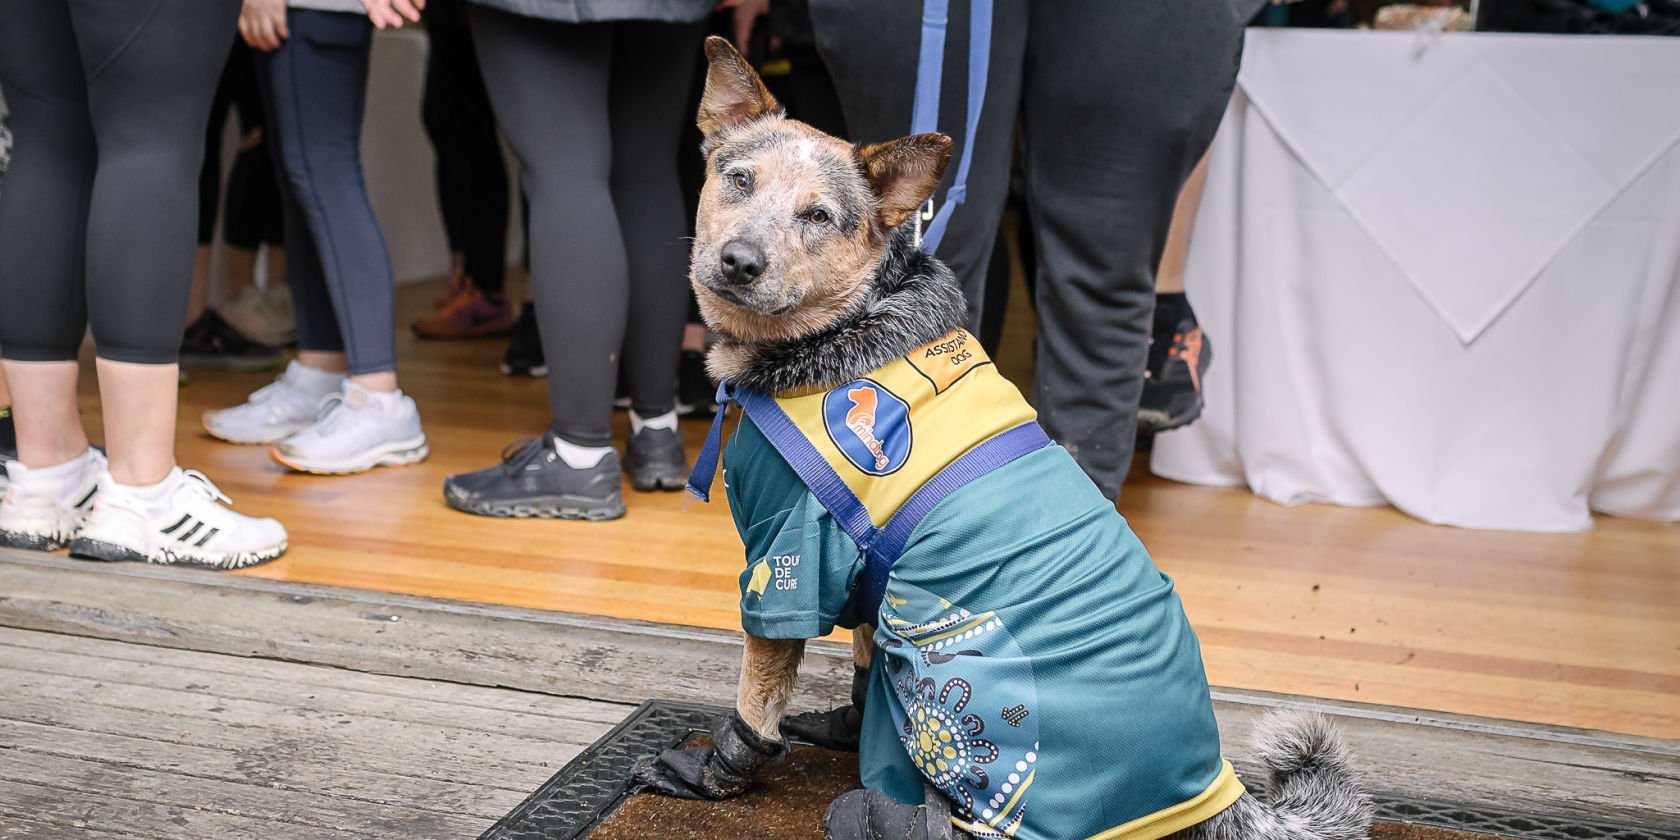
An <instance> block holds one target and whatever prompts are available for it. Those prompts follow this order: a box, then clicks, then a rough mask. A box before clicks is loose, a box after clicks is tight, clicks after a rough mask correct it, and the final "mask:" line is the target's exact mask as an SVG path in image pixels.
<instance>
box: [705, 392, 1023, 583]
mask: <svg viewBox="0 0 1680 840" xmlns="http://www.w3.org/2000/svg"><path fill="white" fill-rule="evenodd" d="M717 401H718V413H717V417H716V419H714V420H713V421H712V428H711V431H710V432H708V433H707V435H706V442H705V444H704V445H703V446H701V448H700V456H699V458H698V459H696V460H695V462H694V472H693V473H692V474H690V475H689V479H688V491H689V492H690V493H693V494H694V495H695V496H698V497H699V498H700V499H701V500H702V501H707V502H709V501H711V489H712V480H713V479H714V478H715V476H716V474H717V464H718V457H719V455H721V454H722V451H723V416H724V413H725V412H727V411H728V410H729V403H730V402H732V401H733V402H738V403H740V404H741V409H742V411H744V412H745V413H746V414H747V416H748V417H751V418H752V421H753V423H754V424H755V425H757V426H758V429H759V431H760V432H763V433H764V437H765V438H766V439H767V440H769V441H770V445H771V446H774V447H775V448H776V451H777V452H778V453H780V454H781V456H782V459H783V460H785V461H787V463H788V466H790V467H792V468H793V471H794V473H796V474H797V475H798V476H799V478H800V480H801V481H804V482H805V486H806V487H808V488H810V490H811V494H812V495H813V496H816V497H817V501H818V502H820V503H821V504H822V506H823V508H824V509H826V510H827V511H828V512H829V514H830V515H832V516H833V517H834V520H835V521H836V522H838V523H839V524H840V527H841V529H842V530H844V531H845V532H846V535H847V536H849V537H851V538H852V541H853V542H855V543H857V545H858V548H859V549H862V550H863V551H865V552H866V553H867V554H868V559H867V560H866V561H865V564H864V572H863V576H862V578H861V580H860V581H859V583H858V586H857V590H856V591H855V592H854V593H853V595H852V599H853V601H854V602H856V605H857V607H858V608H859V610H860V611H859V612H858V613H857V614H858V615H866V616H874V615H876V614H877V613H878V612H879V611H880V609H881V598H882V596H883V595H884V594H885V593H886V591H887V576H888V574H890V573H891V572H892V568H893V564H895V563H897V562H898V557H899V555H900V554H901V553H903V551H904V545H905V543H907V542H909V540H910V535H911V534H912V533H914V532H915V530H916V526H917V525H920V524H921V523H922V520H923V519H925V518H926V517H927V515H928V514H929V513H930V512H932V511H933V509H934V508H935V507H938V506H939V503H940V502H942V501H944V500H945V498H946V497H947V496H950V495H951V494H952V493H955V492H956V491H958V490H960V489H962V487H963V486H964V485H967V484H968V483H969V482H971V481H973V480H975V479H977V478H979V477H981V476H983V475H985V474H987V473H989V472H991V471H992V470H995V469H997V468H998V467H1001V466H1003V465H1005V464H1007V463H1009V462H1011V461H1014V460H1015V459H1017V458H1020V457H1021V456H1023V455H1027V454H1030V453H1033V452H1037V451H1038V450H1040V449H1043V448H1044V447H1046V446H1049V445H1050V438H1049V436H1047V435H1045V433H1044V429H1043V428H1042V427H1041V426H1039V425H1038V423H1036V422H1028V423H1022V424H1021V425H1019V426H1016V427H1015V428H1012V429H1008V430H1006V431H1003V432H1000V433H998V434H997V435H994V436H993V437H991V438H989V439H987V440H986V441H984V442H983V443H981V444H980V445H979V446H976V447H974V448H973V449H970V450H969V451H967V452H965V453H963V454H962V456H961V457H959V458H957V460H955V461H952V462H951V463H949V464H947V465H946V466H945V468H944V469H942V470H940V471H939V473H938V474H937V475H935V476H934V477H933V478H931V479H929V480H928V482H927V483H926V484H923V485H922V486H921V488H919V489H918V490H917V491H916V492H915V493H913V494H911V496H910V498H909V500H908V501H906V502H905V503H904V506H903V507H901V508H899V510H898V512H897V513H895V514H893V517H892V518H891V519H889V520H887V524H886V525H885V526H883V527H880V528H876V527H875V523H874V522H873V520H871V519H870V516H869V511H868V509H866V508H865V507H864V506H863V502H861V501H859V500H858V497H857V494H855V493H853V492H852V488H851V487H849V486H847V485H846V482H845V480H844V479H842V478H840V475H839V474H838V473H836V472H835V471H834V467H832V466H830V465H829V463H828V460H827V459H825V458H824V457H823V456H822V453H820V452H818V451H817V448H816V447H815V446H812V445H811V441H810V439H809V438H807V437H805V433H804V432H801V431H800V430H799V427H798V426H797V425H795V424H794V422H793V420H792V419H790V418H789V417H788V416H787V412H785V411H783V410H782V407H781V406H779V405H777V404H776V400H775V399H774V398H772V397H770V396H768V395H766V394H762V393H759V392H757V391H753V390H750V389H747V388H730V387H729V386H728V385H724V386H721V387H719V388H718V395H717Z"/></svg>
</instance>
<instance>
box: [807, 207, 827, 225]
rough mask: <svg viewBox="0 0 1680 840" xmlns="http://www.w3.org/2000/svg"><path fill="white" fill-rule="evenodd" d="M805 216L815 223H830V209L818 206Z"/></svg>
mask: <svg viewBox="0 0 1680 840" xmlns="http://www.w3.org/2000/svg"><path fill="white" fill-rule="evenodd" d="M805 218H806V219H807V220H809V221H810V222H811V224H813V225H826V224H828V211H827V210H824V209H822V208H821V207H818V208H816V209H815V210H812V211H811V212H809V213H806V214H805Z"/></svg>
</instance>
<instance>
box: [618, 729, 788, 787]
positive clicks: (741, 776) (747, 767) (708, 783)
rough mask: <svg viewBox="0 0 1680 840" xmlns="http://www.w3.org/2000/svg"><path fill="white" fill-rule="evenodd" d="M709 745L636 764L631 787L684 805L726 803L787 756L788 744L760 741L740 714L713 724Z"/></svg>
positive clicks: (644, 760)
mask: <svg viewBox="0 0 1680 840" xmlns="http://www.w3.org/2000/svg"><path fill="white" fill-rule="evenodd" d="M711 729H712V743H711V744H708V745H706V746H703V747H694V748H692V749H686V750H665V751H664V752H661V753H660V754H659V755H650V756H647V757H646V758H643V759H641V760H640V761H637V762H636V766H635V768H634V769H633V770H632V771H631V781H632V782H633V783H635V784H638V785H641V786H642V787H644V788H646V789H647V790H651V791H653V792H654V793H661V794H664V795H666V796H677V797H681V798H683V799H710V800H718V799H728V798H729V797H731V796H735V795H737V794H739V793H741V792H743V791H745V790H746V789H747V788H748V787H749V786H751V785H752V777H753V773H754V772H755V771H757V770H758V768H759V767H762V766H763V765H764V762H766V761H769V760H770V759H772V758H775V757H777V756H780V755H783V754H785V753H786V752H787V744H786V743H784V742H782V741H771V740H769V739H768V738H764V737H763V736H761V735H759V734H758V733H757V732H754V731H753V730H752V727H749V726H747V724H746V721H743V720H741V716H740V715H739V714H731V715H728V716H726V717H720V718H718V719H717V720H714V721H712V727H711Z"/></svg>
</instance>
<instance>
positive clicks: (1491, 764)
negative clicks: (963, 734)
mask: <svg viewBox="0 0 1680 840" xmlns="http://www.w3.org/2000/svg"><path fill="white" fill-rule="evenodd" d="M0 592H6V593H8V594H7V595H5V596H0V625H10V626H15V627H34V628H36V629H39V630H51V631H55V632H60V633H71V634H75V633H86V634H91V635H95V636H99V637H102V638H107V639H124V640H129V641H136V642H142V643H145V644H155V645H161V646H164V647H169V648H176V649H190V648H192V647H194V646H205V647H208V648H211V649H216V650H221V651H224V652H227V653H235V654H239V655H242V656H253V657H268V658H276V659H286V660H292V661H298V662H311V661H314V662H322V663H325V664H330V665H333V666H336V667H338V668H351V669H356V670H360V671H366V672H369V673H375V674H394V675H400V676H405V677H414V678H426V679H441V680H448V681H451V682H455V683H464V684H469V685H471V684H480V683H482V684H487V685H496V686H506V687H512V688H517V689H521V690H524V691H529V692H540V693H545V694H554V695H560V696H563V697H571V698H583V699H600V700H609V701H612V702H618V703H623V702H636V701H640V700H643V699H646V698H649V697H666V698H673V699H683V700H688V701H692V702H702V703H710V704H713V705H729V704H730V703H732V702H733V697H734V684H735V674H736V671H737V668H738V661H739V656H740V645H739V641H738V639H737V637H736V636H735V635H734V634H730V633H722V632H716V631H705V630H699V629H684V628H673V627H669V626H663V625H649V624H644V623H639V622H612V621H606V620H601V619H595V618H589V617H583V616H569V615H564V614H555V613H548V612H542V611H532V610H521V609H513V608H502V607H492V606H487V605H463V604H457V603H449V602H439V601H430V600H427V599H421V598H412V597H406V596H393V595H386V594H382V593H371V592H359V591H344V590H331V589H326V588H320V587H312V586H308V585H300V584H291V583H284V582H271V581H257V580H251V579H241V578H227V577H218V576H214V575H193V574H181V573H179V572H177V571H175V570H158V569H146V568H127V569H124V570H122V571H121V572H120V573H116V572H113V571H111V570H105V569H103V568H101V569H100V570H96V571H88V570H86V569H84V568H78V567H77V566H75V565H72V564H68V563H66V562H64V561H58V560H42V559H39V558H31V559H30V560H29V561H28V562H12V563H6V562H0ZM393 616H394V617H395V618H396V620H394V621H393V620H391V618H392V617H393ZM259 627H260V628H261V633H257V632H255V630H254V629H253V628H259ZM8 638H9V637H7V636H4V635H0V643H3V642H5V640H6V639H8ZM30 638H31V639H32V641H29V642H28V645H27V646H28V647H32V648H34V649H35V650H37V651H38V652H39V654H40V655H43V656H46V655H50V654H51V653H52V652H53V651H54V650H55V647H54V643H52V642H51V641H50V637H47V638H45V639H43V638H40V637H30ZM25 646H26V645H24V644H23V643H21V642H18V643H14V645H13V647H14V649H20V650H21V649H22V648H24V647H25ZM813 648H814V652H813V655H812V657H811V662H810V663H809V665H808V666H807V671H808V672H812V673H815V674H816V675H817V678H816V679H814V680H807V681H805V685H803V686H802V687H801V689H800V691H799V693H798V695H797V696H796V698H795V701H794V707H795V708H796V709H809V708H828V707H830V706H832V705H833V704H835V703H839V702H844V698H845V697H846V696H847V691H846V687H847V686H848V685H849V682H848V680H849V657H848V656H847V653H846V650H845V648H843V647H841V646H837V645H832V644H826V643H819V644H816V645H814V646H813ZM168 655H169V656H189V657H190V656H194V655H196V654H181V653H170V654H168ZM130 658H132V657H130ZM40 667H41V668H42V669H43V670H52V668H48V667H47V666H44V665H43V666H40ZM55 667H56V666H55ZM77 667H80V666H75V665H74V663H66V665H65V667H58V668H57V670H61V671H73V670H75V669H76V668H77ZM118 672H120V673H121V674H122V675H123V679H125V680H127V681H129V682H134V683H147V682H154V683H155V682H159V681H158V680H148V679H146V678H144V677H143V676H142V674H141V673H139V672H136V671H135V670H134V669H133V668H132V667H131V666H129V665H122V666H119V667H118ZM53 679H55V680H69V679H72V678H71V677H67V676H54V677H53ZM195 679H196V677H195ZM53 685H55V686H57V687H56V688H54V689H53V691H55V692H58V694H56V695H55V696H63V692H65V691H68V690H70V689H71V688H72V687H73V685H72V684H70V683H54V684H53ZM154 690H159V689H154ZM235 693H236V692H235ZM145 697H146V698H147V699H148V701H149V702H157V700H158V699H159V696H158V695H149V694H148V695H145ZM242 702H255V701H252V700H246V701H242ZM1299 705H1310V706H1314V707H1318V708H1321V709H1323V710H1325V711H1326V712H1327V713H1330V714H1332V715H1334V716H1335V717H1337V718H1338V720H1339V721H1340V722H1341V725H1342V726H1343V728H1344V730H1345V731H1346V732H1347V734H1348V738H1349V740H1350V742H1351V743H1352V744H1353V746H1354V748H1355V750H1356V751H1357V752H1358V753H1359V755H1360V758H1361V762H1362V765H1363V766H1364V767H1365V768H1366V772H1367V775H1368V777H1369V779H1370V780H1371V782H1372V784H1373V786H1374V787H1375V788H1376V789H1378V790H1380V791H1383V792H1385V793H1388V794H1391V795H1395V796H1400V797H1406V796H1411V797H1422V798H1428V799H1435V800H1449V801H1459V802H1462V803H1464V804H1466V805H1477V804H1480V805H1482V806H1484V807H1490V808H1494V809H1499V810H1510V809H1512V808H1515V807H1521V808H1531V809H1533V810H1534V811H1536V812H1537V813H1543V814H1550V815H1555V816H1559V817H1563V818H1577V819H1579V818H1594V819H1604V818H1613V819H1624V820H1627V821H1630V822H1646V823H1655V824H1673V823H1680V743H1676V742H1673V741H1665V740H1661V739H1653V738H1646V737H1641V736H1633V735H1618V734H1612V733H1605V732H1594V731H1584V730H1577V729H1569V728H1563V727H1552V726H1543V725H1534V724H1524V723H1515V722H1510V721H1498V720H1489V719H1483V718H1474V717H1469V716H1461V715H1452V714H1444V713H1430V712H1417V711H1415V710H1406V709H1395V708H1391V707H1384V706H1376V705H1366V704H1357V703H1348V702H1342V701H1312V700H1303V699H1301V698H1296V697H1289V696H1280V695H1270V694H1264V693H1258V692H1247V691H1239V690H1229V689H1219V690H1217V692H1216V704H1215V706H1216V712H1217V714H1218V715H1219V717H1220V720H1221V725H1222V731H1223V734H1224V737H1225V739H1226V742H1227V751H1228V753H1229V754H1230V755H1231V756H1232V757H1233V759H1234V760H1236V761H1237V762H1238V763H1239V764H1243V763H1245V761H1246V759H1245V757H1246V755H1247V754H1248V750H1247V748H1246V746H1245V744H1244V741H1245V739H1246V738H1247V735H1248V731H1249V728H1250V726H1251V724H1252V721H1253V719H1254V718H1255V717H1256V716H1257V715H1259V714H1261V713H1262V712H1264V711H1265V710H1266V709H1268V708H1272V707H1275V706H1299ZM521 731H524V732H525V733H526V734H530V733H529V730H521ZM441 760H444V761H449V760H450V759H441Z"/></svg>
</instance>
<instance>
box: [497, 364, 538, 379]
mask: <svg viewBox="0 0 1680 840" xmlns="http://www.w3.org/2000/svg"><path fill="white" fill-rule="evenodd" d="M502 375H503V376H529V377H531V378H532V379H542V378H544V377H546V376H548V365H537V366H536V367H518V368H516V367H514V366H513V365H510V364H508V363H507V362H502Z"/></svg>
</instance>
